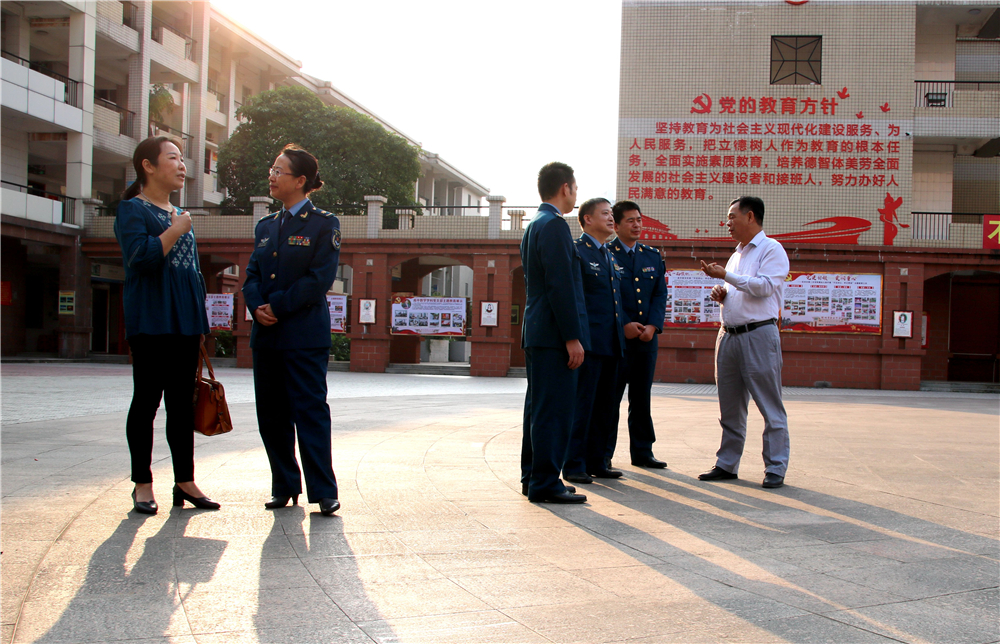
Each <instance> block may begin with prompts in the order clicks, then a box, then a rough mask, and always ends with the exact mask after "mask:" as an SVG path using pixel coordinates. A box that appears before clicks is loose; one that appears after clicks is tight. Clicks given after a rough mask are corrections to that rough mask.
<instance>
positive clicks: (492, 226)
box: [486, 195, 507, 239]
mask: <svg viewBox="0 0 1000 644" xmlns="http://www.w3.org/2000/svg"><path fill="white" fill-rule="evenodd" d="M486 201H488V202H490V221H489V224H488V225H487V228H486V231H487V232H486V237H487V238H488V239H498V238H499V237H500V223H501V221H502V217H503V215H502V212H503V210H502V209H503V204H504V202H505V201H507V198H506V197H503V196H501V195H489V196H487V197H486Z"/></svg>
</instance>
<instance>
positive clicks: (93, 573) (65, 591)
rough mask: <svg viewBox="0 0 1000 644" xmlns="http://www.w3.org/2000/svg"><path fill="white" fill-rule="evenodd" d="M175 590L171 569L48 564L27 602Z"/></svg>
mask: <svg viewBox="0 0 1000 644" xmlns="http://www.w3.org/2000/svg"><path fill="white" fill-rule="evenodd" d="M175 590H176V582H175V576H174V575H173V571H172V570H171V569H170V567H169V566H145V565H138V566H135V567H133V568H131V569H126V568H125V567H123V566H89V565H83V566H58V565H51V564H49V563H47V562H46V564H43V565H42V566H41V568H39V570H38V573H37V575H36V576H35V578H34V579H32V581H31V588H30V589H29V591H28V598H27V601H33V602H36V601H37V602H44V601H49V602H53V603H56V602H59V601H68V600H70V599H73V598H74V597H90V596H107V597H116V596H122V595H138V594H148V595H165V594H170V593H173V592H174V591H175Z"/></svg>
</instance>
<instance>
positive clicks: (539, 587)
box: [452, 570, 615, 609]
mask: <svg viewBox="0 0 1000 644" xmlns="http://www.w3.org/2000/svg"><path fill="white" fill-rule="evenodd" d="M452 581H454V582H455V583H456V584H458V585H459V586H461V587H462V588H464V589H466V590H467V591H469V592H470V593H472V594H473V595H475V596H476V597H478V598H479V599H481V600H483V601H484V602H486V603H487V604H489V605H490V606H491V607H493V608H501V609H504V608H513V607H519V606H538V605H542V604H546V605H558V604H572V603H577V602H585V601H590V600H595V599H601V598H607V599H614V598H615V597H614V595H613V594H612V593H609V592H607V591H605V590H602V589H601V588H600V587H598V586H596V585H594V584H592V583H590V582H589V581H586V580H584V579H581V578H580V577H578V576H576V575H573V574H570V573H567V572H564V571H562V570H550V571H544V572H527V573H517V574H502V575H501V574H493V575H474V576H467V577H453V578H452Z"/></svg>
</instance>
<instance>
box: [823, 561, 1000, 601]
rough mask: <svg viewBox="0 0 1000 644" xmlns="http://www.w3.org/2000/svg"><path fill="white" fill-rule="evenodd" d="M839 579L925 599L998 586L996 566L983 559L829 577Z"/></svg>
mask: <svg viewBox="0 0 1000 644" xmlns="http://www.w3.org/2000/svg"><path fill="white" fill-rule="evenodd" d="M826 574H828V575H830V576H832V577H836V578H838V579H844V580H846V581H850V582H853V583H855V584H859V585H861V586H867V587H869V588H875V589H877V590H884V591H888V592H893V593H897V594H899V595H903V596H904V597H907V598H909V599H924V598H927V597H934V596H937V595H944V594H948V593H957V592H963V591H969V590H980V589H983V588H991V587H994V586H996V585H997V563H996V562H995V561H990V560H988V559H985V558H980V557H956V558H952V559H934V560H931V561H917V562H913V563H891V564H884V565H881V566H871V567H867V568H852V569H846V570H834V571H831V572H828V573H826Z"/></svg>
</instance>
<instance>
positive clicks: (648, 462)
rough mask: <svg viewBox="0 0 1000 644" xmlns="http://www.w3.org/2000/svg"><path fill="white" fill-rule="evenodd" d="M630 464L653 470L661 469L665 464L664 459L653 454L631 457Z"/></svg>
mask: <svg viewBox="0 0 1000 644" xmlns="http://www.w3.org/2000/svg"><path fill="white" fill-rule="evenodd" d="M632 465H635V466H636V467H648V468H651V469H654V470H662V469H663V468H665V467H666V466H667V463H666V461H661V460H659V459H658V458H656V457H654V456H643V457H642V458H633V459H632Z"/></svg>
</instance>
